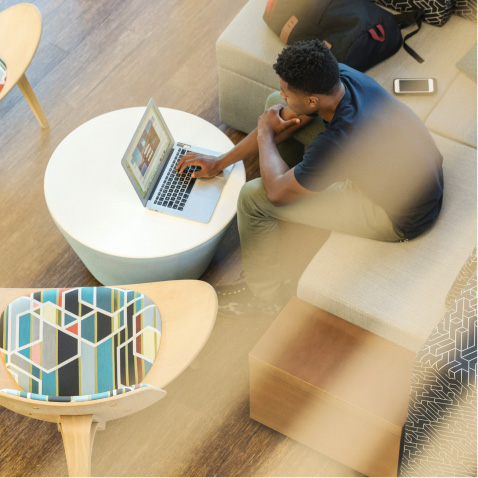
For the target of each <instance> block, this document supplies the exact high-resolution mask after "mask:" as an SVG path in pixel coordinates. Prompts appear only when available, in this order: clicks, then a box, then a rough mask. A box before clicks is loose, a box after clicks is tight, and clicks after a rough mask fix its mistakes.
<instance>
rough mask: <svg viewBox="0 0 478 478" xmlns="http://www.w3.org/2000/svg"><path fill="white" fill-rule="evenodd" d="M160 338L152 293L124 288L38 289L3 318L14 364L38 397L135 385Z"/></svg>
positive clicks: (79, 396) (78, 397)
mask: <svg viewBox="0 0 478 478" xmlns="http://www.w3.org/2000/svg"><path fill="white" fill-rule="evenodd" d="M160 340H161V318H160V314H159V311H158V309H157V307H156V306H155V305H154V303H153V302H152V301H151V299H149V298H148V297H146V296H144V295H143V294H140V293H138V292H134V291H131V290H124V289H119V288H109V287H83V288H73V289H50V290H45V291H42V292H36V293H34V294H31V295H30V296H24V297H20V298H19V299H16V300H15V301H13V302H11V303H10V304H9V305H8V306H7V308H6V309H5V311H4V312H3V313H2V315H1V316H0V352H3V354H4V360H5V363H6V366H7V369H8V370H9V372H10V374H11V375H12V377H13V378H14V380H15V381H16V382H17V383H18V384H19V385H20V387H21V388H22V389H23V390H24V392H27V393H30V394H33V396H30V397H29V398H35V399H38V400H49V401H70V400H74V401H82V400H87V399H94V398H95V396H96V398H104V396H101V397H98V396H97V395H98V394H100V395H101V394H105V393H108V394H109V395H112V394H114V395H116V394H118V393H124V392H127V391H133V390H135V389H137V388H138V387H133V386H134V385H135V384H138V383H139V382H141V381H142V380H143V378H144V376H145V375H146V374H147V373H148V371H149V369H150V368H151V365H152V364H153V362H154V359H155V357H156V355H157V353H158V349H159V343H160ZM3 392H4V393H9V392H7V391H6V390H3ZM10 393H11V392H10ZM14 394H16V395H18V394H17V392H14ZM109 395H108V396H109ZM20 396H22V395H20ZM43 397H46V398H43Z"/></svg>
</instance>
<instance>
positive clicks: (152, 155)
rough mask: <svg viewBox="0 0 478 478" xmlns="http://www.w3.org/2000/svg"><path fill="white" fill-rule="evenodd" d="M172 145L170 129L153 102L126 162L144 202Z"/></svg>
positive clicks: (126, 167)
mask: <svg viewBox="0 0 478 478" xmlns="http://www.w3.org/2000/svg"><path fill="white" fill-rule="evenodd" d="M172 146H173V144H172V139H171V136H170V135H169V134H168V129H167V127H166V126H165V124H164V122H163V119H162V117H161V116H160V113H159V111H158V109H157V107H156V105H155V104H154V103H152V102H151V101H150V103H149V104H148V107H147V108H146V112H145V114H144V115H143V118H142V119H141V122H140V124H139V126H138V128H137V129H136V132H135V134H134V136H133V139H132V141H131V142H130V144H129V146H128V149H127V150H126V153H125V155H124V157H123V161H122V163H123V166H124V168H125V169H126V172H127V173H128V176H129V177H130V180H131V182H132V183H133V186H134V187H135V189H136V191H137V193H138V194H139V195H140V196H141V197H142V198H143V199H146V195H147V193H148V190H149V188H150V187H151V183H152V182H153V180H154V179H156V178H157V173H158V171H159V167H160V166H161V164H162V161H163V160H164V159H165V157H166V154H167V153H169V150H170V149H171V147H172ZM153 186H154V185H153Z"/></svg>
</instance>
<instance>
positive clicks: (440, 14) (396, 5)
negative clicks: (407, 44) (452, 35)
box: [374, 0, 476, 26]
mask: <svg viewBox="0 0 478 478" xmlns="http://www.w3.org/2000/svg"><path fill="white" fill-rule="evenodd" d="M374 1H375V3H377V4H379V5H383V6H384V7H387V8H391V9H392V10H396V11H397V12H410V11H414V10H421V11H422V12H423V20H424V21H425V22H427V23H430V24H431V25H436V26H441V25H444V24H445V23H446V21H447V20H448V18H449V17H450V15H451V14H452V13H456V14H457V15H460V16H462V17H465V18H469V19H471V20H475V21H476V0H374Z"/></svg>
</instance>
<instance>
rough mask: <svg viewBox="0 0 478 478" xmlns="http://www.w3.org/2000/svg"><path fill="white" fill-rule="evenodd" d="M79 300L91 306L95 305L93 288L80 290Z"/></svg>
mask: <svg viewBox="0 0 478 478" xmlns="http://www.w3.org/2000/svg"><path fill="white" fill-rule="evenodd" d="M80 294H81V295H80V298H81V300H82V301H83V302H86V303H87V304H91V305H93V304H94V303H95V288H94V287H82V288H81V289H80Z"/></svg>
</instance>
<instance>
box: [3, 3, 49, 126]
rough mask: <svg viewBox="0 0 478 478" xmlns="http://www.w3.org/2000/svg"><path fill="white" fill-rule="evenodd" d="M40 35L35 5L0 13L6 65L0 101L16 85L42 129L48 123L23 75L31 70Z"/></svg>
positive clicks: (37, 11)
mask: <svg viewBox="0 0 478 478" xmlns="http://www.w3.org/2000/svg"><path fill="white" fill-rule="evenodd" d="M41 34H42V19H41V14H40V12H39V10H38V8H37V7H35V5H32V4H31V3H20V4H18V5H14V6H12V7H10V8H7V9H6V10H4V11H2V12H0V58H2V59H3V61H5V63H6V65H7V79H6V82H5V85H4V86H3V88H2V90H1V91H0V101H2V100H3V98H5V96H7V95H8V93H10V91H11V90H12V89H13V88H14V87H15V85H18V88H20V91H21V92H22V94H23V96H24V97H25V99H26V100H27V103H28V104H29V105H30V108H31V109H32V111H33V113H34V114H35V116H36V118H37V120H38V122H39V123H40V125H41V126H42V128H48V127H49V125H48V121H47V119H46V116H45V113H44V112H43V110H42V107H41V106H40V103H39V102H38V100H37V97H36V96H35V93H34V92H33V89H32V87H31V85H30V82H29V81H28V79H27V77H26V74H25V71H26V70H27V68H28V67H29V66H30V63H31V61H32V60H33V57H34V56H35V53H36V51H37V48H38V44H39V43H40V38H41Z"/></svg>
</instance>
